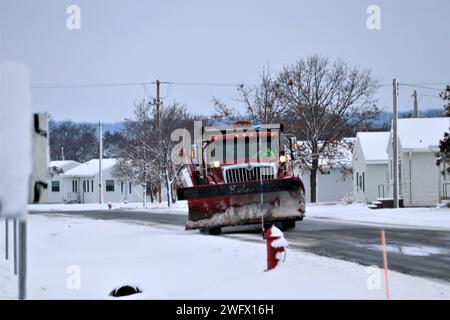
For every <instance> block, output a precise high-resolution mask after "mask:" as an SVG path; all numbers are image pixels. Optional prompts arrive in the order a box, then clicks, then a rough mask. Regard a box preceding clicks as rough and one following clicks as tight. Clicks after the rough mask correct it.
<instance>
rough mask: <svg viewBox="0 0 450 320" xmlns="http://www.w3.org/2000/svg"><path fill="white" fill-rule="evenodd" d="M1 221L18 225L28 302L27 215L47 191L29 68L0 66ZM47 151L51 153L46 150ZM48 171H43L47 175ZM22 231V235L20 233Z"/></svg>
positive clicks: (22, 295)
mask: <svg viewBox="0 0 450 320" xmlns="http://www.w3.org/2000/svg"><path fill="white" fill-rule="evenodd" d="M0 97H1V99H0V150H1V152H0V177H1V179H0V218H5V219H6V218H12V219H17V220H18V221H19V235H18V236H19V243H18V253H19V259H20V260H19V266H18V273H19V277H18V280H19V283H18V287H19V299H25V298H26V235H25V233H24V230H25V229H26V213H27V203H28V201H29V195H30V191H32V190H35V189H39V188H40V187H42V188H46V187H47V185H46V181H47V179H46V177H47V176H45V181H40V183H38V184H36V185H35V184H34V183H33V188H32V189H31V190H30V181H32V182H34V178H35V177H34V174H33V175H32V173H34V170H32V143H31V131H32V122H31V121H30V120H31V118H30V117H31V115H32V113H31V90H30V73H29V69H28V67H27V66H25V65H23V64H19V63H16V62H6V63H2V64H0ZM47 151H48V150H47ZM46 170H47V167H46V168H45V169H44V171H45V172H46ZM21 231H22V232H21Z"/></svg>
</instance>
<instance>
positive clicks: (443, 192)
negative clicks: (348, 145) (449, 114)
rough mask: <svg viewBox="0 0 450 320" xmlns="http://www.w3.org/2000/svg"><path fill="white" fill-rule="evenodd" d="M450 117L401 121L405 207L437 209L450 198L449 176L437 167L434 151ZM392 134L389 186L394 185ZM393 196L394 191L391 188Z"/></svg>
mask: <svg viewBox="0 0 450 320" xmlns="http://www.w3.org/2000/svg"><path fill="white" fill-rule="evenodd" d="M449 126H450V118H423V119H417V118H412V119H399V120H398V145H399V194H400V197H401V198H402V199H403V204H404V206H407V207H419V206H420V207H422V206H434V205H436V204H437V203H439V202H440V201H442V200H445V199H448V198H449V196H450V190H449V189H450V177H449V176H448V174H447V175H445V176H444V175H442V174H441V171H442V170H443V169H444V168H443V167H442V166H441V167H438V166H437V165H436V157H435V152H436V150H437V148H438V145H439V141H440V140H442V139H443V137H444V132H446V131H448V129H449ZM391 139H392V131H391V133H390V136H389V140H388V145H387V146H386V151H387V152H388V156H389V186H392V183H393V179H392V163H393V156H392V147H391ZM390 196H391V197H392V188H390Z"/></svg>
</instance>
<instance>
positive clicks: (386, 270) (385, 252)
mask: <svg viewBox="0 0 450 320" xmlns="http://www.w3.org/2000/svg"><path fill="white" fill-rule="evenodd" d="M381 248H382V250H383V265H384V282H385V286H386V299H387V300H389V299H390V294H389V278H388V261H387V248H386V236H385V234H384V230H381Z"/></svg>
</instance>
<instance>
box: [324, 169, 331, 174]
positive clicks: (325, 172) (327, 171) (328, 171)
mask: <svg viewBox="0 0 450 320" xmlns="http://www.w3.org/2000/svg"><path fill="white" fill-rule="evenodd" d="M322 174H331V171H330V170H322Z"/></svg>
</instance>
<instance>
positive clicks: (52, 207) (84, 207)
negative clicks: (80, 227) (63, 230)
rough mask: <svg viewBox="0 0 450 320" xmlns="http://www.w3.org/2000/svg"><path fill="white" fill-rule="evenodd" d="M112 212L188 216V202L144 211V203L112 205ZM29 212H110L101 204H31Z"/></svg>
mask: <svg viewBox="0 0 450 320" xmlns="http://www.w3.org/2000/svg"><path fill="white" fill-rule="evenodd" d="M111 205H112V210H129V211H133V210H138V211H142V210H148V211H149V212H151V211H153V210H158V211H163V212H170V213H180V214H187V210H188V209H187V201H177V202H176V203H173V204H171V205H170V207H168V206H167V202H162V203H159V202H156V201H155V202H154V203H150V202H149V203H147V207H146V208H145V209H144V207H143V204H142V202H131V203H123V202H117V203H111ZM28 210H32V211H40V212H49V211H57V212H63V211H97V210H109V208H108V204H107V203H104V204H99V203H75V204H64V203H51V204H30V205H28Z"/></svg>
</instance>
